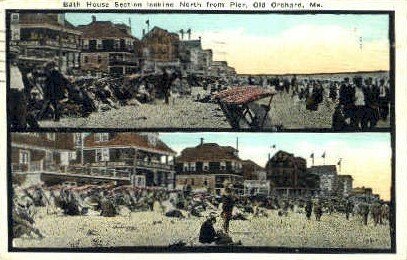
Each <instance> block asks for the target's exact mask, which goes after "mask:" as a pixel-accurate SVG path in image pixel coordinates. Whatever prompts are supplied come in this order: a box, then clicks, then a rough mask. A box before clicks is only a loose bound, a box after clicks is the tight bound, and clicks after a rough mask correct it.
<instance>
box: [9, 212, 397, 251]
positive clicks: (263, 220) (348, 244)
mask: <svg viewBox="0 0 407 260" xmlns="http://www.w3.org/2000/svg"><path fill="white" fill-rule="evenodd" d="M267 212H268V214H269V216H268V217H254V216H253V215H249V216H248V220H246V221H242V220H233V221H232V222H231V225H230V236H231V237H232V239H233V241H234V242H238V241H241V242H242V246H249V247H256V246H265V247H306V248H314V247H315V248H364V249H389V248H390V231H389V225H388V224H385V225H377V226H374V224H373V221H372V220H371V219H369V224H368V225H367V226H364V225H363V224H362V222H361V219H360V217H358V216H355V217H352V216H351V218H350V220H349V221H347V220H346V219H345V216H344V215H343V214H339V213H332V215H330V214H324V215H323V216H322V219H321V221H320V222H318V221H316V220H315V217H314V216H312V220H307V219H306V217H305V214H300V213H296V212H291V211H289V212H288V216H287V217H280V216H278V214H277V211H276V210H268V211H267ZM208 213H209V212H208V211H207V212H205V213H204V214H208ZM218 213H219V212H218ZM205 219H206V218H205V217H201V218H199V217H187V218H185V219H177V218H169V217H165V216H164V215H163V214H162V213H161V212H159V211H158V210H157V211H154V212H151V211H148V212H133V213H130V212H129V211H125V210H124V212H123V214H122V215H120V216H116V217H110V218H109V217H101V216H63V215H48V214H46V211H45V208H40V210H39V212H38V213H37V215H36V217H35V221H36V227H37V228H38V229H39V230H40V232H42V234H43V235H44V236H45V238H43V239H37V238H28V237H23V238H18V239H14V241H13V244H14V246H15V247H16V248H43V247H47V248H82V247H117V246H121V247H122V246H123V247H130V248H131V247H139V246H163V247H166V246H169V245H172V244H175V243H178V242H181V241H182V242H185V243H186V246H193V247H200V246H205V245H203V244H201V243H199V241H198V235H199V229H200V225H201V224H202V223H203V221H205ZM221 225H222V218H221V217H218V218H217V222H216V224H215V229H217V230H218V229H221Z"/></svg>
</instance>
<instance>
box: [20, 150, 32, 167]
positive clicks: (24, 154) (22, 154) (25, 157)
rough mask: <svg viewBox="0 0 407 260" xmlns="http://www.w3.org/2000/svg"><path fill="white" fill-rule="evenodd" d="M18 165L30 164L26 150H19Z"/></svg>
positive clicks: (28, 153)
mask: <svg viewBox="0 0 407 260" xmlns="http://www.w3.org/2000/svg"><path fill="white" fill-rule="evenodd" d="M19 157H20V158H19V159H20V163H21V164H29V163H30V152H29V151H27V150H20V156H19Z"/></svg>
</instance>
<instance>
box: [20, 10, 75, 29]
mask: <svg viewBox="0 0 407 260" xmlns="http://www.w3.org/2000/svg"><path fill="white" fill-rule="evenodd" d="M20 24H42V25H43V24H49V25H54V26H59V27H66V28H68V29H71V30H77V28H76V27H75V26H74V25H72V24H71V23H70V22H68V21H67V20H66V19H64V25H61V24H60V23H59V22H58V14H56V13H50V14H45V13H21V14H20Z"/></svg>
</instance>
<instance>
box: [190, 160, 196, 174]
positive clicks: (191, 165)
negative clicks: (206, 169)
mask: <svg viewBox="0 0 407 260" xmlns="http://www.w3.org/2000/svg"><path fill="white" fill-rule="evenodd" d="M195 169H196V167H195V163H194V162H193V163H190V164H189V170H190V171H193V172H194V171H195Z"/></svg>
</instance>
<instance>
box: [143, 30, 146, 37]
mask: <svg viewBox="0 0 407 260" xmlns="http://www.w3.org/2000/svg"><path fill="white" fill-rule="evenodd" d="M144 35H146V29H143V37H144Z"/></svg>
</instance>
